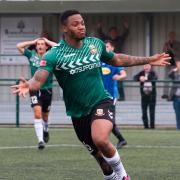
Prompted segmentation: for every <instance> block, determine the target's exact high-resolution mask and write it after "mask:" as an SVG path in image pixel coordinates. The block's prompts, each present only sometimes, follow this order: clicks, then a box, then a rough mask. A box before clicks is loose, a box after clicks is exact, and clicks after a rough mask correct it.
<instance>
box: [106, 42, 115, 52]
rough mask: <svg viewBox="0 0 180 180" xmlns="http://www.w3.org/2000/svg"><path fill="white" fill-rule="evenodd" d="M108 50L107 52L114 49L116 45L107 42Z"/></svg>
mask: <svg viewBox="0 0 180 180" xmlns="http://www.w3.org/2000/svg"><path fill="white" fill-rule="evenodd" d="M106 51H107V52H109V51H114V47H113V46H112V45H111V44H110V43H109V42H108V43H106Z"/></svg>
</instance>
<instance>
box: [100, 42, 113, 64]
mask: <svg viewBox="0 0 180 180" xmlns="http://www.w3.org/2000/svg"><path fill="white" fill-rule="evenodd" d="M100 43H101V46H102V54H101V61H103V62H105V63H106V62H108V61H110V60H111V59H113V57H114V52H112V51H110V52H107V51H106V45H105V44H104V42H103V41H101V40H100Z"/></svg>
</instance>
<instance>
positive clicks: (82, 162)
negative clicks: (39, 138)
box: [0, 128, 180, 180]
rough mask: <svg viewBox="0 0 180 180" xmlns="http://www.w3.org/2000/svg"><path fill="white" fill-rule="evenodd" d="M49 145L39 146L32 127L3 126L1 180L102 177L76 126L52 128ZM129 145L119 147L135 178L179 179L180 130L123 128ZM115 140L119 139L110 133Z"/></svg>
mask: <svg viewBox="0 0 180 180" xmlns="http://www.w3.org/2000/svg"><path fill="white" fill-rule="evenodd" d="M50 132H51V134H50V135H51V137H50V142H49V144H50V145H57V144H58V145H61V144H67V145H71V144H73V145H79V146H76V147H66V146H59V147H47V148H46V149H44V150H43V151H39V150H38V149H37V148H31V149H30V148H26V149H25V148H20V149H2V147H14V146H17V147H21V146H36V145H37V142H36V137H35V133H34V129H33V128H19V129H16V128H0V137H1V138H0V180H1V179H2V180H101V179H103V178H102V173H101V170H100V168H99V167H98V165H97V164H96V161H95V160H94V159H93V157H91V156H90V155H89V153H88V152H87V150H86V149H85V148H84V147H83V146H82V145H81V143H79V141H78V140H77V138H76V135H75V134H74V131H73V129H51V130H50ZM122 133H123V135H124V136H125V137H126V139H127V141H128V146H127V147H124V148H123V149H122V150H119V152H120V154H121V157H122V161H123V163H124V166H125V168H126V170H127V172H128V173H129V174H130V176H131V179H132V180H179V179H180V132H179V131H176V130H141V129H139V130H132V129H123V130H122ZM111 140H112V142H113V143H116V142H117V140H116V139H115V137H114V136H112V137H111Z"/></svg>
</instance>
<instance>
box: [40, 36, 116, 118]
mask: <svg viewBox="0 0 180 180" xmlns="http://www.w3.org/2000/svg"><path fill="white" fill-rule="evenodd" d="M113 56H114V53H113V52H110V53H108V52H107V51H106V46H105V44H104V43H103V42H102V41H101V40H100V39H97V38H93V37H86V38H85V39H83V45H82V47H81V48H74V47H72V46H70V45H69V44H67V43H66V42H65V41H64V40H61V41H60V43H59V44H58V45H57V46H55V47H53V48H52V49H51V50H50V51H48V52H47V53H46V54H45V55H44V56H43V57H42V61H41V63H40V67H39V69H45V70H47V71H49V72H50V73H54V75H55V77H56V79H57V81H58V83H59V85H60V87H61V88H62V89H63V96H64V101H65V106H66V113H67V115H68V116H72V117H82V116H85V115H87V114H89V113H90V112H91V110H92V108H93V107H94V105H96V104H97V103H98V102H100V101H102V100H104V99H106V98H111V96H110V95H109V94H108V92H107V91H106V90H105V89H104V85H103V82H102V77H101V60H103V61H108V60H111V59H112V58H113Z"/></svg>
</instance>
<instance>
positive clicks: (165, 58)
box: [149, 53, 171, 66]
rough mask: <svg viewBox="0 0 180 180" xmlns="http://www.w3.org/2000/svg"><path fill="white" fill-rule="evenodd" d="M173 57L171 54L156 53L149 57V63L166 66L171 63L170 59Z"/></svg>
mask: <svg viewBox="0 0 180 180" xmlns="http://www.w3.org/2000/svg"><path fill="white" fill-rule="evenodd" d="M170 59H171V57H170V56H169V54H166V53H162V54H155V55H153V56H150V57H149V64H151V65H153V66H166V65H170V63H169V60H170Z"/></svg>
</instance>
